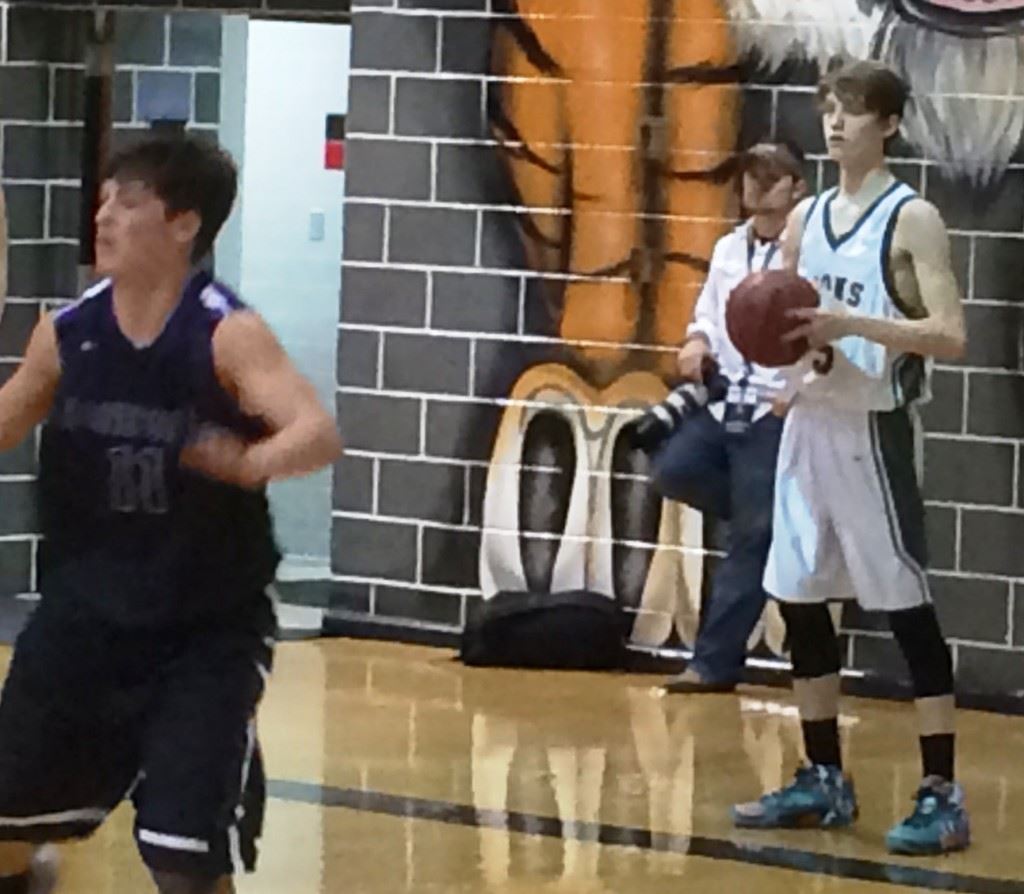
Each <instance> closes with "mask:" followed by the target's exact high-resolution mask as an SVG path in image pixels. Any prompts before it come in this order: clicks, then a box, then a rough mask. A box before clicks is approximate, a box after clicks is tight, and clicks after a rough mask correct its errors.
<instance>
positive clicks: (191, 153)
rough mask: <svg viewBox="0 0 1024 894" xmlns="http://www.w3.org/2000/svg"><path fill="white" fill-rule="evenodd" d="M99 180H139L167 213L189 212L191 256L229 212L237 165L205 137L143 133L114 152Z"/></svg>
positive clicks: (197, 255) (209, 242)
mask: <svg viewBox="0 0 1024 894" xmlns="http://www.w3.org/2000/svg"><path fill="white" fill-rule="evenodd" d="M103 179H104V180H117V181H118V182H120V183H124V182H125V181H128V180H139V181H141V182H142V183H144V184H145V185H146V186H147V187H149V188H150V189H152V190H153V192H155V193H156V194H157V196H159V197H160V200H161V201H162V202H163V203H164V205H166V206H167V211H168V212H169V213H170V214H181V213H182V212H185V211H195V212H196V213H197V214H198V215H199V218H200V220H201V224H200V226H199V232H198V233H197V235H196V240H195V245H194V246H193V247H192V260H193V261H199V260H201V259H202V258H203V257H204V256H205V255H206V253H207V252H208V251H209V250H210V249H211V248H212V247H213V242H214V240H215V239H216V238H217V234H218V233H219V232H220V229H221V227H222V226H223V225H224V222H225V221H226V220H227V219H228V215H229V214H231V208H232V207H233V206H234V203H235V195H236V193H237V192H238V169H237V168H236V167H235V163H234V161H233V160H232V159H231V156H230V155H228V154H227V152H225V151H224V150H223V149H221V148H220V147H218V146H217V145H215V144H214V143H211V142H210V141H209V140H206V139H202V138H200V137H195V136H190V135H187V134H182V135H179V134H177V133H169V134H160V133H158V134H155V135H153V134H147V136H145V137H144V138H142V139H141V140H140V141H139V142H137V143H133V144H131V145H129V146H127V147H126V148H124V149H122V150H121V151H120V152H118V153H117V154H116V155H114V156H113V157H112V158H111V159H110V161H109V162H108V163H107V167H106V171H105V172H104V175H103Z"/></svg>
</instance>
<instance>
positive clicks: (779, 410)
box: [772, 397, 793, 419]
mask: <svg viewBox="0 0 1024 894" xmlns="http://www.w3.org/2000/svg"><path fill="white" fill-rule="evenodd" d="M792 403H793V401H792V399H791V398H790V399H787V398H784V397H777V398H775V399H774V400H773V401H772V413H773V414H775V415H776V416H778V417H779V418H780V419H785V418H786V414H787V413H788V412H789V408H790V406H791V405H792Z"/></svg>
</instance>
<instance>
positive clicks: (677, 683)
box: [662, 667, 736, 695]
mask: <svg viewBox="0 0 1024 894" xmlns="http://www.w3.org/2000/svg"><path fill="white" fill-rule="evenodd" d="M662 689H664V690H665V692H671V693H681V694H694V695H699V694H701V693H722V692H734V691H735V690H736V684H735V683H726V682H716V681H714V680H705V679H703V678H702V677H701V675H700V674H698V673H697V671H695V670H693V669H692V668H689V667H688V668H687V669H686V670H685V671H683V672H682V673H681V674H679V676H677V677H672V679H670V680H669V681H668V682H667V683H666V684H665V685H664V686H663V687H662Z"/></svg>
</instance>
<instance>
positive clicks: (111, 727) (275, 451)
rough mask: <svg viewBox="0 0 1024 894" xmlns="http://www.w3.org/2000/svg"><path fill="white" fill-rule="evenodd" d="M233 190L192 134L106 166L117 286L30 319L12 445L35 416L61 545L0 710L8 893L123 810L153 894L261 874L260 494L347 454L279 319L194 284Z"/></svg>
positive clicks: (188, 891)
mask: <svg viewBox="0 0 1024 894" xmlns="http://www.w3.org/2000/svg"><path fill="white" fill-rule="evenodd" d="M236 181H237V176H236V171H235V167H234V165H233V163H232V162H231V160H230V159H229V158H228V157H227V156H226V155H225V154H223V153H222V152H221V151H220V150H219V149H217V148H216V147H213V146H210V145H207V144H206V143H204V142H202V141H198V140H195V139H193V138H184V137H176V136H172V137H157V138H152V139H149V140H147V141H145V142H143V143H141V144H139V145H138V146H136V147H134V148H130V149H127V150H125V151H124V152H123V153H121V154H119V155H118V156H116V157H115V158H114V159H113V160H112V162H111V164H110V167H109V173H108V175H107V179H106V181H105V183H104V185H103V192H102V197H101V201H100V208H99V211H98V214H97V217H96V223H97V239H96V258H97V261H96V267H97V270H98V272H99V273H101V274H102V275H105V276H107V277H108V279H105V280H103V281H102V282H100V283H99V284H97V285H96V286H94V287H93V288H91V289H89V290H88V291H87V292H86V293H85V295H84V296H83V297H82V299H81V300H79V301H78V302H77V303H75V304H73V305H71V306H69V307H67V308H65V309H63V310H61V311H59V312H57V313H55V314H53V315H48V316H46V317H45V318H44V319H43V320H41V321H40V323H39V324H38V326H37V327H36V330H35V332H34V333H33V335H32V338H31V340H30V342H29V345H28V348H27V351H26V354H25V359H24V362H23V363H22V365H21V367H20V368H19V369H18V371H17V372H16V373H15V374H14V376H13V377H12V378H11V380H10V381H9V382H8V383H7V384H6V385H4V387H3V388H0V448H2V449H10V448H11V447H13V446H15V445H16V444H18V443H19V442H20V441H22V440H23V439H24V438H25V437H27V436H28V435H29V434H31V432H32V430H33V428H34V426H35V425H36V424H37V423H39V422H43V421H44V420H45V426H44V429H43V435H42V441H41V445H40V503H41V517H42V526H43V532H44V534H45V535H46V543H45V548H46V551H47V552H46V561H45V563H44V568H43V571H44V574H43V576H42V579H41V590H42V601H41V603H40V605H39V607H38V609H37V610H36V612H35V614H34V615H33V617H32V619H31V620H30V622H29V624H28V626H27V627H26V629H25V631H24V632H23V633H22V635H21V636H20V637H19V639H18V642H17V644H16V646H15V650H14V658H13V662H12V665H11V669H10V672H9V674H8V677H7V681H6V683H5V686H4V692H3V698H2V701H0V841H2V842H4V843H3V844H0V892H2V894H12V892H19V894H25V892H32V894H36V892H44V891H48V890H51V887H50V886H51V885H52V884H53V877H52V876H53V872H52V864H50V863H47V862H46V861H42V860H40V859H38V855H37V857H36V858H34V856H33V854H34V847H35V846H36V845H39V844H41V843H43V842H48V841H57V840H63V839H67V838H76V837H84V836H87V835H89V834H90V833H92V832H93V831H95V829H96V828H97V827H98V826H99V825H100V823H101V822H102V821H103V820H104V818H105V817H106V816H107V815H108V814H109V813H110V811H112V810H113V809H114V808H115V807H116V806H117V805H118V803H119V802H120V801H121V800H122V799H124V798H126V797H129V796H130V797H131V798H132V800H133V802H134V804H135V808H136V823H135V837H136V840H137V843H138V847H139V850H140V852H141V855H142V859H143V861H144V862H145V864H146V866H147V867H148V868H149V870H150V872H151V873H152V876H153V878H154V880H155V882H156V885H157V887H158V889H159V891H160V892H161V894H225V892H230V891H232V890H233V886H232V881H231V874H232V872H233V871H234V870H235V869H238V868H241V867H242V866H244V867H245V868H246V869H250V870H251V869H252V868H253V865H254V862H255V843H256V839H257V837H258V835H259V831H260V826H261V822H262V814H263V795H264V777H263V769H262V764H261V759H260V753H259V747H258V745H257V742H256V735H255V721H254V715H255V712H256V708H257V705H258V703H259V700H260V697H261V695H262V692H263V686H264V678H265V676H266V674H267V673H268V672H269V668H270V661H271V657H272V652H273V645H274V635H275V626H276V625H275V619H274V609H273V605H272V604H271V601H270V599H269V597H268V596H267V594H266V588H267V586H268V585H269V584H270V583H271V582H272V581H273V578H274V575H275V569H276V566H277V562H278V559H279V555H278V551H277V549H276V547H275V544H274V539H273V534H272V526H271V520H270V516H269V512H268V507H267V499H266V494H265V487H264V486H265V485H266V483H267V482H268V481H271V480H274V479H278V478H283V477H288V476H292V475H301V474H304V473H307V472H310V471H312V470H314V469H318V468H320V467H322V466H324V465H327V464H328V463H330V462H331V461H333V460H334V459H335V457H337V456H338V454H339V452H340V441H339V438H338V434H337V431H336V429H335V427H334V423H333V420H332V419H331V417H330V415H329V414H328V413H327V412H326V411H325V410H324V409H323V408H322V407H321V405H320V403H319V401H318V400H317V398H316V393H315V391H314V389H313V386H312V385H311V384H310V383H309V382H308V381H306V379H304V378H303V377H302V376H300V375H299V373H298V372H297V371H296V370H295V368H294V367H293V366H292V364H291V362H290V361H289V360H288V358H287V357H286V356H285V354H284V351H283V350H282V349H281V347H280V345H279V344H278V342H277V341H276V339H275V338H274V336H273V335H272V334H271V332H270V330H269V329H268V328H267V326H266V324H265V323H264V322H263V321H262V320H261V319H260V317H259V316H257V315H256V314H255V313H254V312H252V311H250V310H248V309H247V308H246V307H245V306H244V305H243V304H242V303H241V302H240V301H239V300H238V299H237V298H235V297H234V296H233V295H232V294H231V293H230V292H229V291H228V290H227V289H225V288H224V287H223V286H221V285H219V284H218V283H216V282H214V281H213V280H212V279H211V278H210V277H209V276H208V275H206V274H204V273H200V272H196V271H195V269H194V264H195V262H196V261H198V260H199V259H200V258H202V257H203V256H204V255H205V254H206V253H207V252H208V251H209V249H210V247H211V246H212V245H213V241H214V239H215V237H216V235H217V232H218V231H219V229H220V227H221V225H222V224H223V223H224V221H225V219H226V218H227V216H228V213H229V212H230V210H231V206H232V204H233V202H234V198H235V192H236Z"/></svg>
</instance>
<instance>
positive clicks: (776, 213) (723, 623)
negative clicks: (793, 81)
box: [653, 143, 807, 693]
mask: <svg viewBox="0 0 1024 894" xmlns="http://www.w3.org/2000/svg"><path fill="white" fill-rule="evenodd" d="M740 162H741V163H740V174H741V178H742V200H743V207H744V210H745V212H746V213H747V214H748V215H750V217H749V219H748V220H747V221H746V222H744V223H743V224H741V225H740V226H738V227H737V228H736V229H734V230H733V231H732V232H730V233H728V234H727V235H725V236H723V237H722V239H720V240H719V242H718V244H717V245H716V246H715V251H714V254H713V256H712V259H711V269H710V271H709V273H708V278H707V281H706V283H705V284H704V289H703V291H702V292H701V295H700V298H699V300H698V302H697V307H696V311H695V314H694V321H693V323H692V324H691V325H690V327H689V330H688V331H687V338H686V341H685V343H684V344H683V347H682V349H681V350H680V352H679V371H680V373H681V374H682V377H683V378H684V379H685V380H687V381H689V382H698V383H705V384H708V383H710V382H711V381H712V380H714V379H718V381H719V383H721V379H724V380H725V383H727V384H726V388H725V398H724V399H720V400H715V399H714V398H712V402H711V403H710V404H709V405H708V406H705V407H703V408H701V409H700V410H698V411H697V412H694V413H691V414H689V415H688V416H687V417H686V418H685V419H684V420H683V421H682V423H681V424H680V425H679V426H678V427H677V428H676V430H675V431H673V432H672V433H671V435H670V436H669V437H668V438H667V439H666V440H665V442H664V443H663V444H662V445H661V446H660V447H659V448H658V450H657V451H656V452H655V453H654V456H653V470H654V483H655V487H656V488H657V489H658V491H659V492H660V493H662V494H663V495H664V496H666V497H668V498H669V499H673V500H678V501H680V502H684V503H687V504H688V505H690V506H693V507H694V508H696V509H699V510H700V511H701V512H705V513H711V514H712V515H714V516H716V517H717V518H719V519H727V520H728V521H729V543H728V552H727V554H726V556H725V558H724V559H723V560H722V561H721V562H720V564H719V565H718V568H717V569H716V571H715V574H714V578H713V584H712V590H711V597H710V601H709V602H708V603H707V605H706V607H705V610H704V616H703V618H702V623H701V627H700V632H699V633H698V635H697V642H696V644H695V645H694V655H693V660H692V661H691V662H690V665H689V667H688V668H687V669H686V671H685V672H684V673H682V674H680V675H679V676H677V677H674V678H673V679H671V680H670V681H669V682H668V683H667V684H666V686H665V689H666V690H667V691H668V692H688V693H700V692H731V691H732V690H733V689H735V687H736V683H737V682H738V681H739V678H740V676H741V675H742V672H743V666H744V663H745V661H746V650H747V640H748V639H749V637H750V634H751V632H752V631H753V629H754V626H755V625H756V624H757V622H758V619H759V618H760V617H761V612H762V611H763V610H764V604H765V592H764V589H763V587H762V583H761V582H762V578H763V575H764V565H765V561H766V559H767V557H768V548H769V546H770V545H771V539H772V505H773V498H774V486H775V463H776V458H777V454H778V448H779V437H780V435H781V433H782V419H781V418H780V416H779V415H777V414H776V413H774V412H772V410H773V400H774V398H775V396H776V395H777V394H778V393H779V392H780V391H781V389H782V379H781V377H780V376H779V374H778V372H777V371H776V370H771V369H765V368H763V367H760V366H756V365H753V364H750V363H748V362H747V361H745V360H744V358H743V357H742V356H741V355H740V353H739V352H738V351H737V350H736V348H735V347H734V346H733V345H732V344H731V343H730V341H729V337H728V334H727V332H726V326H725V306H726V302H727V301H728V299H729V295H730V293H731V292H732V290H733V289H734V288H735V287H736V286H737V285H738V284H739V283H740V282H741V281H742V280H743V279H745V278H746V277H747V276H748V275H749V274H751V273H754V272H756V271H759V270H769V269H776V268H781V267H782V257H781V252H780V250H779V239H780V238H781V236H782V232H783V229H784V228H785V225H786V220H787V218H788V216H789V213H790V212H791V211H792V210H793V208H794V207H795V206H796V205H797V203H798V202H799V201H800V200H801V199H802V198H803V197H804V195H805V194H806V192H807V185H806V183H805V181H804V175H803V155H802V153H801V152H800V150H799V149H797V148H796V147H795V146H791V145H789V144H768V143H764V144H759V145H757V146H754V147H753V148H752V149H750V150H748V151H747V152H746V153H744V155H743V157H742V158H741V160H740ZM719 376H721V379H719V378H718V377H719ZM725 383H722V384H725ZM717 390H718V391H720V390H722V389H721V388H720V387H719V389H717ZM709 391H712V392H713V393H714V392H715V391H716V389H714V388H710V389H709Z"/></svg>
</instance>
